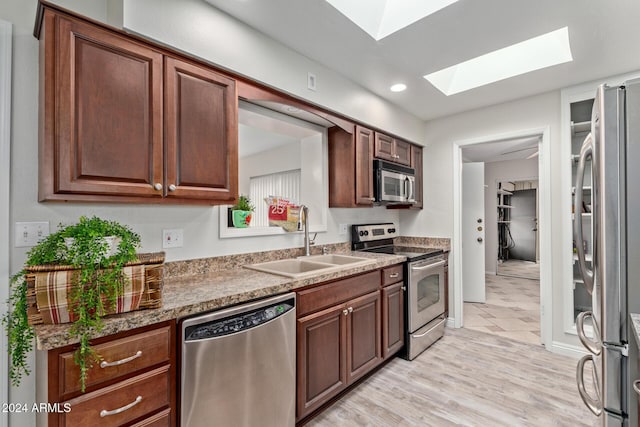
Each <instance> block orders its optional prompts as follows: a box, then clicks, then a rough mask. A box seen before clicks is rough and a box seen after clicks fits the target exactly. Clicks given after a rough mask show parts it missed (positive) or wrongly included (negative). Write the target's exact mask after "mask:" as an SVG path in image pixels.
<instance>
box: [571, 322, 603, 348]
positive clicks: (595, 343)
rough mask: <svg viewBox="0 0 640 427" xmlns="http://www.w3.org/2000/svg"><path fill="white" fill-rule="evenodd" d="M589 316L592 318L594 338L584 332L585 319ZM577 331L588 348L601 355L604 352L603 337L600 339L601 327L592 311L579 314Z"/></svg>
mask: <svg viewBox="0 0 640 427" xmlns="http://www.w3.org/2000/svg"><path fill="white" fill-rule="evenodd" d="M587 317H590V318H591V324H592V325H593V340H590V339H589V338H587V335H586V334H585V333H584V319H586V318H587ZM576 331H577V332H578V338H580V342H581V343H582V345H584V346H585V347H586V348H587V350H589V351H590V352H591V353H593V354H594V355H596V356H599V355H600V353H601V352H602V339H600V327H599V325H598V322H597V320H596V318H595V317H593V313H592V312H590V311H583V312H582V313H580V314H578V318H577V319H576Z"/></svg>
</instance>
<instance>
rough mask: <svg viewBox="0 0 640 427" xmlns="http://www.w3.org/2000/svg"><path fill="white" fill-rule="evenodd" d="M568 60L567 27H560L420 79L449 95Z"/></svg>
mask: <svg viewBox="0 0 640 427" xmlns="http://www.w3.org/2000/svg"><path fill="white" fill-rule="evenodd" d="M569 61H573V56H572V55H571V46H569V29H568V28H567V27H564V28H560V29H559V30H555V31H552V32H550V33H547V34H543V35H541V36H538V37H534V38H532V39H529V40H525V41H523V42H520V43H516V44H514V45H511V46H507V47H505V48H502V49H498V50H495V51H493V52H489V53H487V54H485V55H482V56H478V57H477V58H473V59H470V60H468V61H465V62H461V63H460V64H458V65H454V66H452V67H449V68H445V69H443V70H440V71H436V72H435V73H431V74H427V75H426V76H424V78H425V79H427V80H429V82H431V84H432V85H434V86H435V87H436V88H438V90H440V92H442V93H444V94H445V95H447V96H449V95H454V94H456V93H460V92H464V91H466V90H469V89H474V88H476V87H480V86H484V85H487V84H489V83H493V82H497V81H499V80H504V79H508V78H510V77H514V76H519V75H520V74H524V73H528V72H530V71H535V70H539V69H541V68H546V67H551V66H553V65H558V64H563V63H565V62H569Z"/></svg>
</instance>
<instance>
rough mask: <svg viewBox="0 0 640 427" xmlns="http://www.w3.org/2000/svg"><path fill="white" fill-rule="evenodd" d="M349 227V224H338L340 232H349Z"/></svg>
mask: <svg viewBox="0 0 640 427" xmlns="http://www.w3.org/2000/svg"><path fill="white" fill-rule="evenodd" d="M348 227H349V226H348V225H347V224H340V225H339V226H338V234H347V230H348Z"/></svg>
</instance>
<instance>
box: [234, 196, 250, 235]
mask: <svg viewBox="0 0 640 427" xmlns="http://www.w3.org/2000/svg"><path fill="white" fill-rule="evenodd" d="M255 210H256V207H255V206H254V205H253V203H251V199H250V198H249V197H248V196H245V195H240V197H238V203H236V204H235V205H233V207H232V208H231V218H232V220H231V221H232V223H233V226H234V227H236V228H246V227H248V226H249V224H250V223H251V216H252V212H254V211H255Z"/></svg>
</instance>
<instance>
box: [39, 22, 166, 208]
mask: <svg viewBox="0 0 640 427" xmlns="http://www.w3.org/2000/svg"><path fill="white" fill-rule="evenodd" d="M43 42H44V52H42V53H43V54H44V55H45V61H44V64H42V68H41V73H42V78H43V79H44V87H43V89H44V94H43V97H44V99H43V101H44V110H43V113H44V121H42V120H41V122H42V124H43V126H44V127H43V129H41V142H42V144H41V149H40V158H39V162H40V197H39V198H40V200H50V199H66V198H68V195H76V196H78V195H112V196H122V195H124V196H138V197H143V198H160V197H162V192H161V191H158V190H156V189H155V188H154V184H155V183H158V182H160V183H161V182H162V175H163V164H162V108H161V105H162V54H161V53H159V52H156V51H154V50H153V49H150V48H148V47H146V46H143V45H141V44H138V43H135V42H132V41H129V40H127V39H125V38H122V37H120V36H118V35H115V34H111V33H110V32H108V31H105V30H102V29H100V28H97V27H95V26H93V25H89V24H86V23H83V22H81V21H77V20H74V19H71V18H66V17H64V16H60V15H55V14H54V13H51V12H49V11H48V12H47V13H46V14H45V22H44V36H43ZM41 87H42V86H41ZM69 198H71V199H77V198H78V197H69ZM80 198H82V199H86V197H80ZM89 199H91V197H89Z"/></svg>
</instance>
